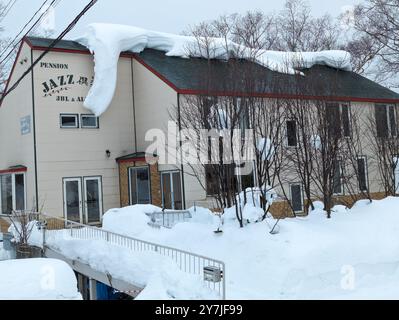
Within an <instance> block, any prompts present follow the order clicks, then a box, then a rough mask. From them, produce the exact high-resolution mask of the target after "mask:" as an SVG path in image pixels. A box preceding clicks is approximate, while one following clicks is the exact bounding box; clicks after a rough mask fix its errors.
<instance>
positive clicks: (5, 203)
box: [0, 173, 26, 214]
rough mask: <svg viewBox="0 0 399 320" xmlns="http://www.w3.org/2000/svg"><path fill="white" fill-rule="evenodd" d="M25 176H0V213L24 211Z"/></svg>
mask: <svg viewBox="0 0 399 320" xmlns="http://www.w3.org/2000/svg"><path fill="white" fill-rule="evenodd" d="M25 192H26V188H25V174H24V173H13V174H4V175H1V176H0V213H2V214H11V213H12V211H13V210H15V211H22V210H25V209H26V193H25Z"/></svg>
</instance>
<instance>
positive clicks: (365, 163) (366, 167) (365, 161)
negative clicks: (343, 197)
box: [356, 156, 370, 192]
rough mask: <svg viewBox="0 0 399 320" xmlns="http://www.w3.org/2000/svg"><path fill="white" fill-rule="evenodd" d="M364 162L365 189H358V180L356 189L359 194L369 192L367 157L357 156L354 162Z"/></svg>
mask: <svg viewBox="0 0 399 320" xmlns="http://www.w3.org/2000/svg"><path fill="white" fill-rule="evenodd" d="M361 159H362V160H364V177H365V180H366V189H365V190H362V188H361V187H360V180H359V178H358V180H359V181H358V188H359V191H360V192H369V190H370V180H369V166H368V161H367V156H358V157H357V159H356V161H359V160H361ZM357 175H358V176H359V165H358V166H357Z"/></svg>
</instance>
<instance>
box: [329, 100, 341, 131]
mask: <svg viewBox="0 0 399 320" xmlns="http://www.w3.org/2000/svg"><path fill="white" fill-rule="evenodd" d="M326 117H327V119H326V121H327V127H328V134H329V135H330V136H331V137H336V138H341V137H342V134H341V125H340V123H341V116H340V106H339V103H328V104H327V106H326Z"/></svg>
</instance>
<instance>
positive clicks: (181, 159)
mask: <svg viewBox="0 0 399 320" xmlns="http://www.w3.org/2000/svg"><path fill="white" fill-rule="evenodd" d="M177 110H178V113H179V115H178V122H179V138H180V139H179V140H180V142H179V145H180V161H181V183H182V193H183V209H184V210H185V209H186V186H185V183H184V165H183V150H182V146H183V141H182V136H181V130H182V125H181V113H180V112H181V109H180V93H178V94H177Z"/></svg>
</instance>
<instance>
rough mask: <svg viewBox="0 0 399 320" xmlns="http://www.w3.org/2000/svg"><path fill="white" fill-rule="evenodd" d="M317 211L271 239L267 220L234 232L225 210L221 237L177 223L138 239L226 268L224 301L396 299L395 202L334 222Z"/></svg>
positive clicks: (341, 210)
mask: <svg viewBox="0 0 399 320" xmlns="http://www.w3.org/2000/svg"><path fill="white" fill-rule="evenodd" d="M314 205H315V210H314V211H313V212H312V213H311V214H310V215H309V216H308V217H304V218H296V219H286V220H282V221H280V224H279V226H280V232H279V233H278V234H276V235H270V234H269V226H268V225H267V221H264V222H261V223H255V224H249V225H247V226H246V227H245V228H243V229H241V228H239V226H238V223H237V222H236V221H233V220H234V219H235V210H234V209H228V210H226V212H225V215H224V220H225V224H224V226H223V233H222V234H215V233H214V232H213V231H214V228H213V226H212V224H208V223H181V224H178V225H176V226H175V227H174V228H173V229H170V230H169V229H161V230H154V229H148V230H147V231H144V232H143V233H142V234H140V237H141V238H142V239H145V240H148V241H153V242H158V243H163V244H165V245H167V246H172V247H177V248H180V249H182V250H186V251H192V252H196V253H198V254H203V255H206V256H211V257H214V258H216V259H219V260H222V261H224V262H225V263H226V270H227V271H226V272H227V274H226V280H227V281H226V284H227V298H228V299H238V300H239V299H397V298H398V297H399V258H398V252H399V239H398V237H397V235H398V233H399V214H398V212H399V211H398V208H399V198H387V199H385V200H381V201H373V202H372V203H370V202H368V201H359V202H358V203H356V205H355V206H354V207H353V208H352V209H350V210H347V209H346V208H345V207H342V206H337V207H335V208H334V210H336V212H333V215H332V219H327V218H326V214H325V212H324V211H323V207H324V205H323V203H321V202H315V203H314ZM197 210H198V208H197ZM204 212H205V210H204ZM228 219H231V220H228ZM228 221H229V223H226V222H228ZM243 270H245V272H243ZM351 276H353V283H352V282H351V281H352V280H351ZM348 279H349V281H348ZM167 283H168V282H167V280H165V279H164V278H163V277H162V276H161V275H154V278H152V279H151V280H149V282H148V290H149V291H150V293H149V295H147V293H146V292H143V294H142V296H141V298H143V299H145V298H147V297H158V298H162V297H163V296H164V294H165V290H164V288H165V287H168V285H167ZM158 289H159V291H158ZM167 291H168V290H166V292H167ZM157 293H158V294H157Z"/></svg>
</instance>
